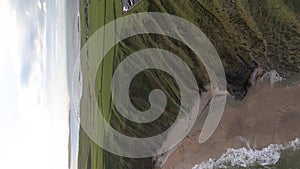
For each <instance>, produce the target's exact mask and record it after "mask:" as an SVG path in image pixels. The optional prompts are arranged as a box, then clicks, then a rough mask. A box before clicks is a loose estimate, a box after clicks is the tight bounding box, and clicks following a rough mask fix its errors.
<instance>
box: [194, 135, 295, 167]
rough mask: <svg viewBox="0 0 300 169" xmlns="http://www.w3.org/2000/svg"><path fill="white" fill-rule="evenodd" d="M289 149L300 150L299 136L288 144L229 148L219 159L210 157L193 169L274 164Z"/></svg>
mask: <svg viewBox="0 0 300 169" xmlns="http://www.w3.org/2000/svg"><path fill="white" fill-rule="evenodd" d="M288 149H292V150H294V151H295V150H299V149H300V139H299V138H297V139H295V140H293V141H290V142H288V143H286V144H271V145H269V146H268V147H266V148H263V149H261V150H255V149H247V148H240V149H228V150H227V152H226V153H224V154H222V156H221V157H220V158H219V159H217V160H214V159H210V160H208V161H206V162H203V163H201V164H199V165H195V166H194V167H193V169H214V168H227V167H230V166H241V167H246V166H249V165H254V164H259V165H262V166H266V165H272V164H276V163H277V162H278V160H279V158H280V156H281V152H282V151H283V150H288Z"/></svg>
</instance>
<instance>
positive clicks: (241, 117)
mask: <svg viewBox="0 0 300 169" xmlns="http://www.w3.org/2000/svg"><path fill="white" fill-rule="evenodd" d="M299 103H300V84H299V83H298V84H295V83H294V84H293V85H291V86H284V87H276V88H275V87H272V86H271V85H269V84H266V83H265V82H260V83H258V84H256V85H255V86H254V87H252V88H251V89H249V91H248V94H247V96H246V97H245V98H244V99H243V101H236V100H234V99H233V98H231V97H228V101H227V103H226V107H225V111H224V114H223V117H222V120H221V122H220V124H219V126H218V128H217V130H216V131H215V133H214V134H213V135H212V137H211V138H210V139H209V140H208V141H206V142H205V143H203V144H199V143H198V137H199V134H200V130H201V127H202V125H203V121H204V119H205V117H203V116H204V115H202V117H201V116H200V117H199V118H198V120H197V125H195V126H194V128H193V130H192V132H191V133H190V134H189V135H188V136H187V137H186V138H185V139H184V140H183V141H182V143H181V144H180V145H178V146H177V148H176V149H175V150H173V151H172V153H171V154H170V155H169V157H168V159H167V160H166V161H165V163H164V164H163V165H162V167H161V168H162V169H189V168H192V167H193V166H195V164H200V163H202V162H204V161H207V160H209V159H210V158H212V159H218V158H219V157H220V156H221V155H222V154H223V153H225V152H226V150H227V149H228V148H241V147H251V148H255V149H261V148H263V147H267V146H268V145H270V144H274V143H275V144H282V143H286V142H288V141H290V140H293V139H295V138H297V137H300V104H299ZM202 106H203V105H202ZM202 114H205V113H202Z"/></svg>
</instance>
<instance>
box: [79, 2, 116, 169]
mask: <svg viewBox="0 0 300 169" xmlns="http://www.w3.org/2000/svg"><path fill="white" fill-rule="evenodd" d="M84 4H85V0H81V1H80V14H81V15H80V19H81V31H82V32H81V46H83V45H84V44H85V43H86V38H85V36H86V28H87V27H88V36H89V37H91V36H92V35H93V34H94V33H95V32H96V31H97V30H98V29H99V28H101V27H102V26H103V25H105V24H106V23H109V22H111V21H113V20H115V19H116V18H118V17H120V16H121V3H120V1H118V0H91V1H90V4H89V5H88V6H89V7H88V19H86V18H85V17H86V15H85V11H84ZM103 40H104V41H105V39H103ZM115 51H116V47H115V48H113V49H112V50H111V51H109V53H108V54H107V55H106V57H105V58H104V59H103V61H102V63H101V65H100V66H99V68H98V72H97V77H96V89H90V88H88V86H84V88H85V89H84V91H88V92H95V91H96V93H97V94H96V95H97V97H98V101H99V102H98V105H99V108H100V109H101V111H102V112H103V114H104V117H105V118H106V120H108V121H109V120H110V115H111V93H110V91H111V90H110V83H111V78H112V72H113V64H114V56H115ZM89 57H95V56H89ZM92 60H93V58H91V60H90V61H91V62H92ZM91 65H93V64H91ZM82 66H83V67H84V66H85V65H84V64H82ZM85 70H86V68H83V71H84V72H83V73H84V75H85V74H86V73H88V72H86V71H85ZM85 94H86V92H85ZM81 107H83V108H82V110H83V109H84V107H87V104H81ZM103 156H104V151H103V150H102V149H101V148H100V147H99V146H97V145H96V144H95V143H94V142H92V141H91V140H90V139H88V136H87V135H86V134H85V133H84V131H83V130H80V150H79V168H80V169H86V168H89V167H91V168H93V169H102V168H104V165H105V164H104V163H103V162H104V160H103V158H104V157H103Z"/></svg>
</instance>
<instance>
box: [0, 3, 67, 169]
mask: <svg viewBox="0 0 300 169" xmlns="http://www.w3.org/2000/svg"><path fill="white" fill-rule="evenodd" d="M59 2H60V4H59V5H60V6H63V5H64V3H65V1H63V0H62V1H59ZM39 3H40V5H38V4H39ZM53 3H54V1H52V0H49V1H48V4H49V6H51V4H52V6H54V7H55V5H53ZM54 9H55V8H54ZM63 9H64V8H63ZM46 11H47V10H46V1H43V0H41V1H39V2H38V1H36V0H11V1H9V0H1V1H0V20H1V21H3V22H2V23H3V24H2V25H1V27H0V36H1V39H0V57H1V61H0V80H1V83H0V93H1V94H0V95H1V97H0V102H1V103H2V104H4V106H2V104H1V106H2V107H1V108H2V111H1V112H0V114H1V118H0V138H1V139H0V149H1V150H2V151H1V152H0V168H32V169H35V168H36V169H39V168H45V169H48V168H49V169H53V168H55V169H64V168H67V163H68V144H67V143H68V142H67V140H68V90H67V84H66V79H67V77H66V62H65V60H66V55H65V52H64V50H65V49H64V48H65V47H64V46H63V45H62V46H61V47H59V48H54V46H55V44H57V43H58V41H57V39H53V37H52V36H49V37H48V38H50V39H52V40H49V41H48V40H47V33H49V35H51V34H53V33H54V34H55V33H56V32H61V30H58V29H61V28H59V27H57V26H56V25H57V20H56V18H55V17H56V16H57V12H58V11H55V10H49V9H48V11H47V12H46ZM59 12H60V13H64V11H62V10H61V11H59ZM61 18H63V19H64V16H61ZM61 18H60V19H61ZM64 24H65V23H64V22H62V23H60V25H64ZM53 25H54V26H53ZM59 36H60V38H61V39H60V40H61V42H60V43H62V44H64V38H65V34H59ZM48 42H51V44H48ZM56 54H58V55H59V57H58V60H55V56H56ZM16 152H17V153H16ZM16 159H18V162H17V163H16ZM12 164H13V165H12Z"/></svg>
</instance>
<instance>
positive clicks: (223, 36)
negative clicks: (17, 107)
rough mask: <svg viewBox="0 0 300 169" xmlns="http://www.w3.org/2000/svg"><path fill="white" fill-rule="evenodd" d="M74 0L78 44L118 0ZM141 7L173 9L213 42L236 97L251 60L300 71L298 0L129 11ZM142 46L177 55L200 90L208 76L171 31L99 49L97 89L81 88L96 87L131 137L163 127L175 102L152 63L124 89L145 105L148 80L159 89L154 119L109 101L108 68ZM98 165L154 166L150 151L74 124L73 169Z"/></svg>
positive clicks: (202, 1) (186, 2) (113, 168)
mask: <svg viewBox="0 0 300 169" xmlns="http://www.w3.org/2000/svg"><path fill="white" fill-rule="evenodd" d="M87 2H89V3H87ZM85 4H88V5H85ZM80 5H81V29H82V34H81V36H82V45H83V44H84V43H85V42H86V40H87V39H86V36H91V35H92V34H93V33H94V32H95V31H96V30H97V29H99V28H100V27H101V26H103V25H104V24H105V23H108V22H110V21H112V20H114V19H116V18H118V17H121V3H120V1H119V0H90V1H87V0H81V4H80ZM145 11H151V12H165V13H170V14H174V15H177V16H180V17H182V18H185V19H187V20H189V21H190V22H192V23H194V24H195V25H196V26H198V27H199V28H200V29H201V30H202V31H203V32H204V33H205V34H206V35H207V36H208V37H209V38H210V40H211V41H212V43H213V44H214V46H215V47H216V49H217V51H218V53H219V55H220V57H221V60H222V62H223V65H224V67H225V72H226V77H227V81H228V90H229V91H230V92H231V93H232V94H233V95H234V96H235V97H236V99H242V98H243V97H244V96H245V94H246V93H247V85H248V84H247V79H248V77H249V75H250V73H251V72H252V70H253V69H254V68H256V67H258V66H260V67H262V68H264V69H265V70H271V69H276V70H277V71H278V72H279V74H280V75H281V76H290V75H292V74H293V73H296V72H300V12H299V11H300V1H298V0H143V2H141V3H140V4H139V5H137V6H136V7H135V8H134V9H133V10H132V11H131V12H130V13H135V12H145ZM149 47H156V48H163V49H166V50H169V51H171V52H172V53H175V54H176V55H178V56H180V57H181V58H182V59H183V60H184V61H185V62H186V63H187V64H188V65H189V66H190V68H191V70H192V72H193V73H194V75H195V77H196V80H197V82H198V86H199V88H200V90H204V89H203V86H204V85H205V84H207V83H208V77H207V74H206V71H205V69H204V67H203V65H202V63H201V62H200V61H199V60H197V57H196V56H195V55H194V53H193V52H192V51H191V50H190V49H189V48H188V47H187V46H185V45H184V44H182V43H180V42H178V41H176V40H174V39H170V38H168V37H164V36H160V35H153V34H144V35H139V36H134V37H131V38H128V39H126V40H124V41H122V42H121V43H119V44H118V45H117V46H115V48H114V49H113V50H111V51H110V52H109V53H108V55H106V57H105V58H104V61H103V62H102V65H101V66H100V68H99V69H98V74H97V80H96V82H97V87H96V89H89V90H88V91H89V92H91V91H93V90H95V91H96V93H97V94H98V95H97V96H98V98H99V103H98V104H99V107H100V108H101V109H102V110H103V112H104V116H105V117H106V119H107V120H108V121H110V123H111V125H112V126H113V127H114V128H115V129H116V130H118V131H120V132H122V133H125V134H127V135H130V136H135V137H146V136H150V135H154V134H158V133H160V132H161V131H164V130H165V129H166V128H168V126H169V125H170V124H172V122H173V121H174V119H175V117H176V115H177V113H178V105H180V100H179V99H178V97H179V91H178V88H177V86H176V83H175V82H174V80H173V79H172V78H171V77H169V76H168V75H167V74H165V73H163V72H161V71H157V70H149V71H145V72H143V73H141V74H139V75H138V76H137V77H136V78H135V79H134V80H133V82H132V84H131V88H130V89H131V90H130V96H131V99H132V102H133V104H134V105H135V106H136V107H137V108H138V109H140V110H146V109H147V108H149V103H148V94H149V92H150V91H151V90H152V89H155V88H160V89H162V90H164V92H165V93H166V94H167V95H168V96H169V97H168V99H169V100H168V104H167V109H166V111H165V112H164V115H162V116H161V117H160V118H159V119H158V120H156V121H155V122H153V123H149V124H146V125H140V124H136V123H133V122H131V121H128V120H126V119H124V118H123V117H122V116H121V115H120V114H119V113H118V112H117V111H116V110H115V108H114V105H113V104H112V103H111V96H110V83H111V77H112V73H113V70H114V69H115V68H116V67H117V66H118V65H119V64H120V62H121V61H122V60H123V59H124V58H125V57H126V56H128V55H129V54H131V53H133V52H135V51H137V50H140V49H144V48H149ZM83 66H84V65H83ZM83 70H84V69H83ZM84 88H88V86H84ZM136 91H139V92H136ZM199 92H201V91H199ZM84 94H85V93H84ZM81 106H82V107H83V106H85V105H81ZM81 113H84V112H81ZM145 131H147V132H145ZM102 168H105V169H119V168H128V169H138V168H143V169H144V168H145V169H146V168H153V163H152V159H151V158H146V159H128V158H123V157H118V156H115V155H112V154H110V153H108V152H105V151H103V150H102V149H101V148H100V147H98V146H97V145H96V144H94V143H93V142H92V141H91V140H90V139H89V138H88V137H87V136H86V134H85V133H84V132H83V130H81V131H80V151H79V169H102Z"/></svg>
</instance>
